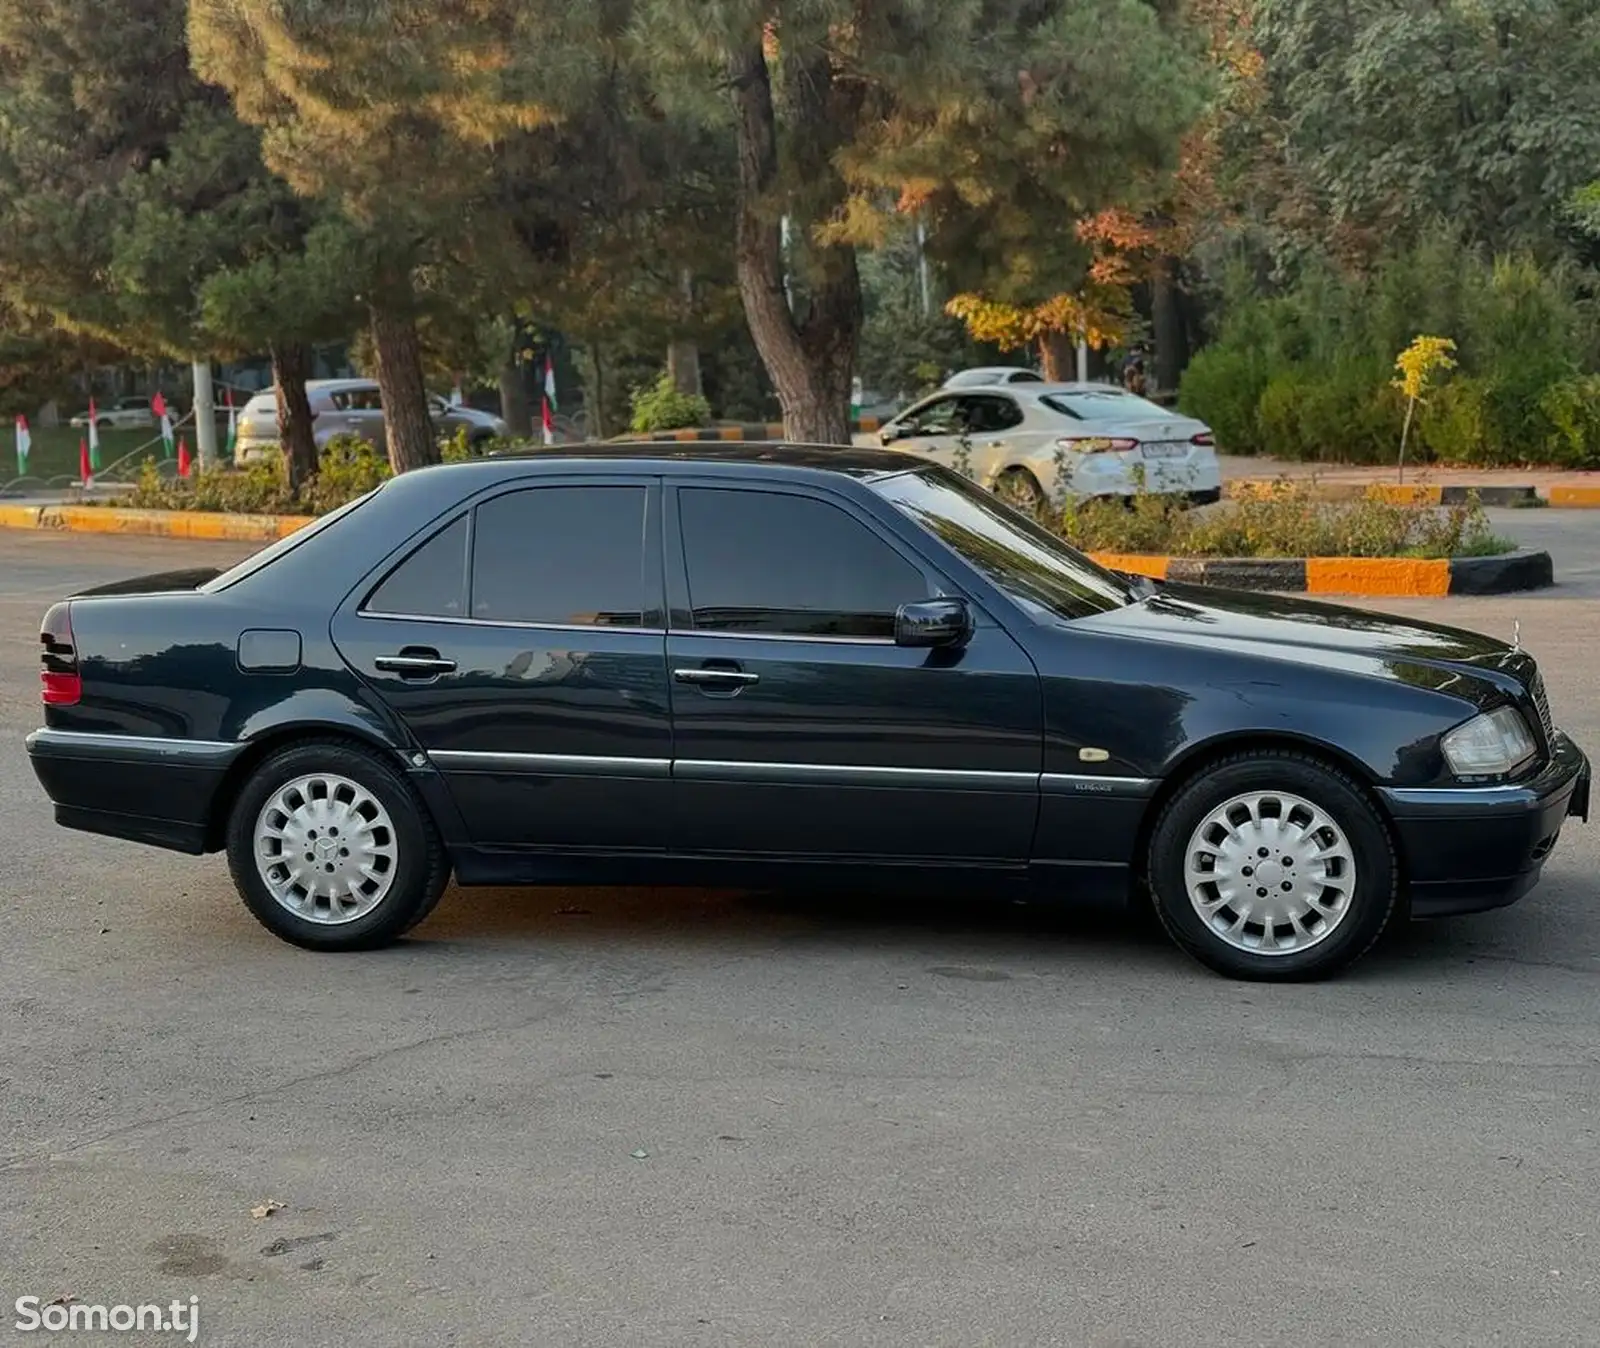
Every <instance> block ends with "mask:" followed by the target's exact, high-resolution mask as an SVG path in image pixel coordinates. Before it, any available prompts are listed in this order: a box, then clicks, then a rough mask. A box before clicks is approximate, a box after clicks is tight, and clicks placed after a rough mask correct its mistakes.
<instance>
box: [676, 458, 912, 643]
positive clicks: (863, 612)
mask: <svg viewBox="0 0 1600 1348" xmlns="http://www.w3.org/2000/svg"><path fill="white" fill-rule="evenodd" d="M678 519H679V522H680V528H681V530H682V533H683V560H684V565H685V567H686V568H687V571H688V579H689V602H690V604H691V606H692V607H693V611H694V625H695V627H696V629H699V630H710V631H724V632H762V633H771V634H773V635H784V636H813V637H893V636H894V615H895V610H896V609H898V608H899V607H900V605H901V604H910V603H915V602H916V601H917V600H919V599H926V598H927V597H928V584H927V581H926V580H925V579H924V578H923V575H922V573H921V571H919V570H918V569H917V568H916V567H915V566H913V565H912V564H911V563H910V562H908V561H907V560H906V559H905V558H904V557H902V556H901V555H900V554H899V553H898V552H896V551H895V550H894V549H893V548H891V547H890V546H889V545H888V544H887V543H885V542H884V541H883V540H882V539H881V538H879V537H878V536H877V535H876V534H875V533H873V532H872V530H870V529H868V528H867V527H866V525H864V524H862V523H861V522H860V521H859V520H857V519H855V518H854V517H853V516H852V515H850V514H848V513H846V512H845V511H843V510H841V509H839V507H837V506H835V505H830V504H829V503H828V502H826V501H819V500H817V499H815V498H814V497H809V496H790V495H786V494H782V493H778V492H760V491H727V490H718V489H716V488H699V487H693V488H685V489H684V490H682V491H680V492H679V493H678Z"/></svg>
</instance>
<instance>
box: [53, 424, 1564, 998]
mask: <svg viewBox="0 0 1600 1348" xmlns="http://www.w3.org/2000/svg"><path fill="white" fill-rule="evenodd" d="M40 656H41V662H42V670H41V672H42V694H43V702H44V707H43V714H44V723H45V724H44V727H43V728H42V729H40V730H37V731H35V732H34V733H33V734H32V735H30V736H29V738H28V752H29V754H30V755H31V758H32V762H33V767H34V770H35V771H36V773H37V774H38V777H39V780H40V781H41V783H42V784H43V785H44V788H45V790H46V791H47V792H48V794H49V796H50V798H51V799H52V800H53V801H54V802H55V811H56V820H57V822H58V823H60V824H63V825H65V826H67V827H69V828H75V829H83V830H86V831H88V832H90V833H100V834H107V835H110V836H112V837H117V838H125V839H131V840H133V841H136V842H142V843H148V844H151V845H154V846H157V847H167V848H172V849H175V850H178V851H184V852H193V853H199V852H215V851H223V850H225V851H226V852H227V854H228V862H229V866H230V868H231V871H232V874H233V878H234V882H235V884H236V885H237V886H238V888H239V890H240V893H241V896H242V897H243V899H244V902H245V903H246V905H247V906H248V907H249V909H250V911H251V912H252V913H254V914H255V916H256V917H257V918H258V919H259V920H260V921H261V922H262V923H263V924H264V925H265V926H266V927H268V928H269V929H270V930H272V931H273V932H275V933H276V934H277V935H279V936H280V937H282V938H284V939H285V940H288V941H292V942H294V943H296V944H298V945H302V946H307V947H310V948H313V949H323V950H341V949H344V950H348V949H360V948H364V947H370V946H374V945H380V944H383V943H384V942H387V941H391V940H394V939H395V938H397V937H399V936H401V935H402V934H403V933H405V932H406V931H407V930H409V929H410V928H411V927H413V926H415V925H416V924H417V923H418V922H421V921H422V920H423V919H424V918H425V917H426V916H427V915H428V913H429V912H430V911H431V910H432V908H433V906H434V904H435V903H436V902H437V901H438V900H439V897H440V895H441V894H442V893H443V892H444V888H445V884H446V882H447V880H448V879H449V877H450V874H451V872H452V870H453V871H454V873H455V876H456V879H457V880H458V881H459V882H460V883H461V884H463V885H505V884H547V885H548V884H572V883H596V884H608V883H631V884H668V883H686V884H694V885H707V884H709V885H720V886H726V885H746V884H754V885H765V886H770V885H772V884H774V883H780V882H785V881H786V882H788V883H791V884H795V885H799V886H802V887H805V888H811V889H815V888H818V887H820V888H821V889H823V890H824V891H828V890H831V889H833V887H834V886H836V885H839V886H843V885H851V884H862V883H864V882H868V881H872V880H874V879H875V880H877V881H880V882H881V881H882V880H884V879H885V877H891V876H892V877H898V878H900V879H901V880H906V879H909V880H910V881H911V882H912V884H913V887H914V888H917V889H919V890H923V889H926V887H927V886H929V885H930V884H933V883H936V882H938V881H940V880H943V881H944V882H948V881H949V880H950V878H951V876H952V875H963V876H967V877H971V879H972V885H973V891H974V892H975V893H981V894H984V895H987V896H992V897H993V898H994V900H995V901H996V902H1001V903H1004V902H1008V901H1010V900H1011V899H1013V898H1029V897H1031V898H1037V899H1054V900H1058V901H1060V900H1065V901H1074V900H1077V901H1092V900H1104V899H1106V898H1109V897H1112V896H1123V897H1127V896H1130V895H1132V894H1142V893H1143V892H1145V890H1146V889H1148V891H1149V892H1150V893H1151V894H1152V895H1153V897H1154V902H1155V905H1156V910H1157V912H1158V914H1159V915H1160V917H1161V920H1162V921H1163V922H1164V923H1165V925H1166V927H1167V930H1168V931H1169V932H1170V933H1171V935H1172V936H1173V938H1174V939H1175V940H1176V941H1177V942H1178V944H1179V945H1181V946H1182V947H1183V948H1184V949H1186V950H1188V951H1189V952H1190V953H1192V954H1194V955H1195V956H1197V957H1198V958H1200V959H1201V960H1203V961H1205V962H1206V963H1207V964H1209V965H1211V966H1212V967H1213V968H1215V969H1218V970H1220V971H1221V972H1223V973H1225V974H1228V975H1231V976H1235V977H1245V978H1266V979H1283V978H1310V977H1315V976H1318V975H1322V974H1327V973H1331V972H1333V971H1334V970H1336V969H1338V968H1340V967H1342V966H1344V965H1345V964H1348V963H1349V962H1350V961H1351V960H1353V959H1355V958H1357V957H1358V956H1359V955H1360V954H1361V953H1362V952H1363V951H1365V950H1367V949H1368V948H1369V947H1370V946H1371V945H1372V943H1373V942H1374V941H1376V940H1377V939H1378V937H1379V936H1380V935H1381V934H1382V932H1383V931H1384V929H1385V928H1386V927H1388V926H1389V925H1390V923H1391V922H1393V921H1396V920H1402V919H1403V918H1405V917H1407V916H1417V917H1423V916H1443V915H1446V914H1450V913H1463V912H1474V911H1478V910H1481V909H1486V908H1496V907H1500V906H1501V905H1504V904H1508V903H1512V902H1514V901H1515V900H1516V899H1517V898H1519V897H1520V896H1521V895H1522V894H1524V893H1526V892H1527V890H1528V889H1530V888H1531V887H1532V886H1533V884H1534V883H1535V881H1537V880H1538V878H1539V873H1540V870H1541V868H1542V867H1543V865H1544V863H1545V861H1546V860H1547V858H1548V857H1549V855H1550V853H1551V849H1552V848H1553V847H1554V846H1555V845H1556V840H1557V837H1558V835H1559V834H1560V833H1561V831H1562V828H1563V825H1564V824H1565V823H1566V821H1567V819H1568V818H1569V817H1570V816H1580V817H1586V816H1587V813H1588V808H1589V765H1588V761H1587V760H1586V758H1585V757H1584V755H1583V753H1582V751H1581V750H1580V749H1579V748H1578V746H1577V745H1575V744H1574V743H1573V742H1572V741H1571V740H1570V739H1568V738H1567V736H1565V735H1564V734H1562V733H1561V731H1560V730H1558V729H1557V728H1556V725H1555V723H1554V721H1552V720H1551V716H1550V708H1549V704H1548V702H1547V700H1546V698H1545V692H1544V686H1543V682H1542V680H1541V678H1540V674H1539V668H1538V666H1537V664H1536V663H1535V661H1534V660H1533V658H1532V657H1531V656H1530V655H1529V654H1528V653H1527V652H1525V651H1522V650H1520V649H1518V648H1516V647H1515V646H1508V645H1506V644H1505V643H1504V642H1501V641H1497V640H1495V639H1493V638H1491V637H1485V636H1478V635H1475V634H1473V633H1470V632H1461V631H1456V630H1454V629H1451V628H1446V627H1439V626H1435V625H1432V624H1429V623H1424V622H1419V621H1416V620H1412V619H1408V618H1397V617H1391V616H1388V615H1381V614H1373V613H1361V612H1357V611H1354V610H1350V609H1341V608H1334V607H1330V606H1326V605H1321V604H1316V603H1311V602H1307V601H1304V600H1295V599H1287V598H1280V597H1275V596H1270V595H1259V594H1240V593H1230V592H1228V591H1224V590H1216V589H1210V588H1205V587H1200V586H1186V585H1177V584H1157V583H1155V582H1147V581H1143V580H1132V579H1130V578H1127V577H1122V576H1118V575H1116V574H1115V573H1113V572H1110V571H1106V570H1104V569H1102V568H1100V567H1098V566H1096V565H1094V564H1093V563H1092V562H1091V561H1089V559H1088V558H1086V557H1085V556H1083V554H1082V553H1079V552H1077V551H1075V550H1074V549H1072V548H1071V547H1069V546H1068V545H1067V544H1066V543H1064V542H1063V541H1062V540H1061V539H1060V538H1057V537H1056V536H1055V535H1053V534H1051V533H1050V532H1049V531H1048V530H1046V529H1045V528H1044V527H1043V526H1041V525H1039V524H1037V523H1036V522H1034V521H1032V520H1030V519H1029V518H1027V517H1026V516H1024V515H1022V514H1020V513H1019V512H1017V511H1014V510H1011V509H1009V508H1008V507H1007V506H1005V505H1004V504H1003V503H1002V502H1000V501H998V500H996V499H995V497H994V496H992V495H991V494H989V493H988V492H985V491H983V490H981V489H980V488H979V487H978V486H977V485H976V484H974V483H972V482H971V481H969V480H968V479H966V478H964V477H962V476H960V475H959V474H957V473H953V472H950V471H949V470H947V469H944V468H941V467H939V466H938V465H936V464H931V463H927V462H925V461H921V460H918V459H914V458H912V457H910V456H908V455H904V454H896V453H891V452H888V451H885V450H881V449H849V448H827V449H814V448H812V449H807V448H797V447H790V446H782V445H772V444H756V445H722V446H713V445H698V446H676V445H659V446H656V445H640V444H627V445H590V446H583V447H581V448H578V449H575V450H572V451H567V452H559V453H552V452H544V453H538V454H527V455H507V456H505V457H493V458H489V457H485V458H478V459H473V460H469V461H467V462H464V463H459V464H449V465H445V466H443V467H436V468H426V469H422V470H420V471H418V472H414V473H406V474H404V475H403V476H401V477H399V478H396V479H394V480H392V481H390V482H388V483H386V484H385V485H384V486H382V487H380V488H378V489H377V490H376V491H374V492H371V493H369V494H368V495H366V496H364V497H362V498H360V499H359V500H357V501H355V502H353V503H351V504H350V505H348V506H346V507H344V508H343V509H341V510H338V511H335V512H334V513H333V514H331V515H327V516H324V517H323V518H322V519H321V520H319V521H317V522H316V523H314V524H311V525H309V526H307V527H306V528H304V529H302V530H300V531H299V532H298V533H296V534H294V535H292V536H291V537H289V538H287V539H284V540H282V541H281V542H279V543H276V544H274V545H273V546H272V547H269V548H267V549H266V550H265V551H263V552H260V553H258V554H256V555H255V556H254V557H251V558H249V559H248V560H246V561H244V562H241V563H240V564H239V565H237V566H235V567H234V568H232V569H231V570H229V571H227V572H222V573H219V572H217V571H215V570H206V571H200V572H195V571H187V572H169V573H167V574H164V575H157V576H150V577H146V578H144V579H142V580H132V581H123V582H120V583H115V584H111V585H106V586H102V587H100V588H99V589H97V590H91V591H88V592H87V593H83V594H80V595H78V596H76V597H73V598H70V599H67V600H65V601H63V602H60V603H57V604H55V605H53V606H52V607H51V608H50V609H49V611H48V612H47V613H46V614H45V617H44V621H43V624H42V629H41V633H40ZM110 901H111V900H110V899H109V898H108V902H110ZM197 903H198V900H197ZM163 926H164V928H165V929H168V930H173V931H184V930H185V929H184V928H183V926H182V923H181V921H175V920H172V919H171V915H169V914H163ZM200 939H203V938H197V937H196V936H195V935H194V933H193V932H189V933H188V934H187V936H186V937H185V940H186V941H187V943H188V946H189V947H192V946H193V945H194V944H195V942H196V941H197V940H200ZM185 954H186V957H189V958H204V956H203V955H199V956H197V955H196V952H195V951H194V950H193V949H192V948H186V951H185Z"/></svg>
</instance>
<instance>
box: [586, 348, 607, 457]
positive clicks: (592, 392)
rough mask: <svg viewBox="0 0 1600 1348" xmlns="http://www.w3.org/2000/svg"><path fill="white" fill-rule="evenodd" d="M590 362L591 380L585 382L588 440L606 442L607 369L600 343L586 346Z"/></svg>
mask: <svg viewBox="0 0 1600 1348" xmlns="http://www.w3.org/2000/svg"><path fill="white" fill-rule="evenodd" d="M584 351H585V354H586V355H587V356H588V358H589V360H588V363H589V378H588V379H587V380H585V381H584V387H583V412H584V417H585V419H586V420H587V421H588V423H589V428H588V429H589V434H588V437H587V438H588V439H590V440H597V441H598V440H604V439H605V438H606V432H607V426H608V424H609V419H608V418H607V416H606V367H605V362H604V360H603V359H602V358H601V355H600V343H599V342H588V343H585V346H584Z"/></svg>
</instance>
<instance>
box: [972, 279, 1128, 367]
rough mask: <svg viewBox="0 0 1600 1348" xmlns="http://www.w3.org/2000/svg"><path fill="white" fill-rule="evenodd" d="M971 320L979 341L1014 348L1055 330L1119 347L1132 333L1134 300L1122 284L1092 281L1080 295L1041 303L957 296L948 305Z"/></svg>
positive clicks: (1054, 297) (1092, 343)
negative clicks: (1130, 329) (1131, 300)
mask: <svg viewBox="0 0 1600 1348" xmlns="http://www.w3.org/2000/svg"><path fill="white" fill-rule="evenodd" d="M944 309H945V312H946V313H947V314H949V315H950V316H951V317H952V318H959V319H960V320H961V321H962V322H963V323H965V324H966V327H967V331H968V332H969V333H970V334H971V335H972V338H973V340H974V341H979V342H992V343H993V344H994V345H995V346H998V347H999V348H1000V349H1001V350H1002V351H1014V350H1016V349H1017V348H1018V347H1021V346H1028V345H1030V344H1031V343H1033V342H1037V341H1039V340H1040V339H1042V338H1044V337H1047V336H1052V335H1056V334H1065V335H1067V336H1070V337H1074V338H1077V337H1081V338H1082V339H1083V340H1084V341H1086V342H1087V343H1088V344H1089V345H1090V346H1092V347H1096V348H1101V347H1107V346H1115V345H1116V344H1117V343H1119V342H1121V341H1122V340H1123V339H1124V338H1125V337H1126V336H1127V332H1128V323H1129V319H1130V317H1131V315H1132V304H1131V302H1130V300H1129V298H1128V294H1127V291H1126V290H1124V289H1122V288H1121V287H1118V286H1098V285H1095V284H1093V283H1091V284H1090V285H1088V286H1087V287H1085V289H1084V291H1083V292H1082V293H1081V294H1078V295H1071V294H1067V293H1065V292H1063V293H1062V294H1059V295H1052V296H1051V297H1050V298H1049V299H1047V300H1045V301H1044V302H1043V303H1042V304H1035V305H1017V304H1005V303H1003V302H1001V301H999V300H989V299H985V298H984V297H983V296H982V295H975V294H971V293H970V292H969V293H967V294H962V295H957V296H956V297H955V298H954V299H952V300H951V301H950V302H949V303H948V304H946V305H945V307H944Z"/></svg>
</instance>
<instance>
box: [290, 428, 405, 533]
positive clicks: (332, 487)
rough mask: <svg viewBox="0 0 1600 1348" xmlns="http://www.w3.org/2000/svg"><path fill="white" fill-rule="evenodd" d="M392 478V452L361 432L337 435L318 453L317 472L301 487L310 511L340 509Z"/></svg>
mask: <svg viewBox="0 0 1600 1348" xmlns="http://www.w3.org/2000/svg"><path fill="white" fill-rule="evenodd" d="M388 480H389V456H388V455H387V454H385V453H384V452H383V451H382V450H381V449H379V448H377V446H375V445H372V444H370V443H369V442H367V441H366V440H363V439H361V437H360V436H355V435H336V436H334V437H333V439H331V440H329V441H328V443H327V444H326V445H324V446H323V448H322V452H321V453H320V454H319V455H318V456H317V474H316V476H315V477H313V478H312V479H311V481H309V482H307V483H305V484H304V486H303V487H302V488H301V490H300V498H299V501H298V505H299V506H300V508H301V509H302V510H303V511H304V513H306V514H308V515H322V514H325V513H326V512H328V511H330V510H337V509H338V508H339V507H340V506H342V505H343V504H344V503H345V502H346V501H353V500H355V498H356V497H358V496H365V495H366V494H367V493H368V492H369V491H371V490H372V489H373V488H374V487H381V486H382V485H383V484H384V483H385V482H387V481H388Z"/></svg>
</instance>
